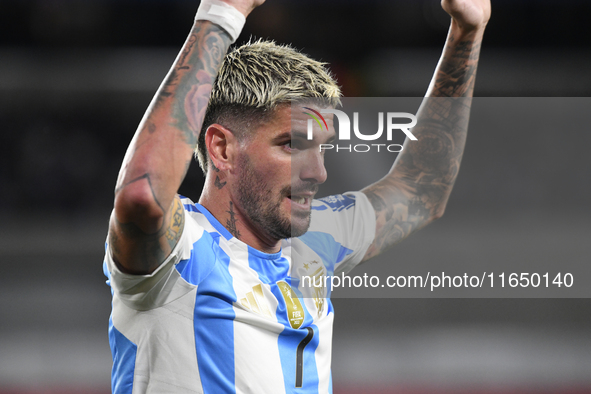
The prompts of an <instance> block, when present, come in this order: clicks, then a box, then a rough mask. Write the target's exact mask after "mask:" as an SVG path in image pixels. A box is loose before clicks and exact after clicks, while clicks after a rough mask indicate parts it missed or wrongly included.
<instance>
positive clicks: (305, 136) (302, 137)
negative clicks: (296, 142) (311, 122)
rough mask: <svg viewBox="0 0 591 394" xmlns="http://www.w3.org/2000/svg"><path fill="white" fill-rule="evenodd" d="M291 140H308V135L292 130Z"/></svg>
mask: <svg viewBox="0 0 591 394" xmlns="http://www.w3.org/2000/svg"><path fill="white" fill-rule="evenodd" d="M291 135H292V138H301V139H304V140H305V139H308V133H303V132H301V131H296V130H293V131H292V132H291Z"/></svg>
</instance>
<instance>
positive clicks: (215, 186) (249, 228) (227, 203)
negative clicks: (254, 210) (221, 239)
mask: <svg viewBox="0 0 591 394" xmlns="http://www.w3.org/2000/svg"><path fill="white" fill-rule="evenodd" d="M212 178H213V179H212ZM236 200H237V199H235V198H234V196H233V195H232V193H231V188H230V187H229V185H226V183H224V182H221V181H220V178H219V177H218V176H216V174H213V176H209V174H208V176H207V178H206V181H205V185H204V188H203V192H202V194H201V197H200V198H199V204H201V205H202V206H204V207H205V208H206V209H207V210H208V211H209V212H210V213H211V214H212V215H213V216H214V217H215V218H216V219H217V220H218V221H219V222H220V223H221V224H222V226H224V227H225V228H226V229H227V230H228V231H229V232H230V233H231V234H232V235H233V236H234V237H236V238H238V239H239V240H240V241H242V242H244V243H245V244H247V245H249V246H251V247H253V248H255V249H257V250H259V251H261V252H264V253H277V252H279V250H281V240H278V239H274V238H273V237H271V236H270V235H269V234H267V233H266V232H265V231H264V229H261V228H258V226H255V224H254V223H252V221H251V220H249V219H248V216H247V215H246V214H245V212H243V210H242V209H241V206H240V204H239V203H238V204H237V202H238V201H236Z"/></svg>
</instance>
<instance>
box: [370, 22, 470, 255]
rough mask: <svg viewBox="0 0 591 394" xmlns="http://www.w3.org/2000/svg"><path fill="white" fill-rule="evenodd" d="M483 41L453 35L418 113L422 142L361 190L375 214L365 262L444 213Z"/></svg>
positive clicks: (412, 145)
mask: <svg viewBox="0 0 591 394" xmlns="http://www.w3.org/2000/svg"><path fill="white" fill-rule="evenodd" d="M481 38H482V35H481V34H480V33H474V32H472V33H470V34H468V35H464V36H463V37H462V39H457V38H456V36H454V34H453V32H451V33H450V35H449V37H448V41H447V43H446V46H445V48H444V52H443V56H442V59H441V61H440V63H439V65H438V68H437V70H436V72H435V76H434V78H433V80H432V82H431V85H430V87H429V91H428V92H427V98H425V100H424V101H423V103H422V105H421V108H420V109H419V111H418V113H417V125H416V127H415V128H413V134H414V135H415V136H416V137H417V139H418V140H417V141H410V140H407V141H406V142H405V144H404V149H403V151H402V152H401V153H400V155H399V156H398V158H397V160H396V163H395V164H394V166H393V167H392V170H391V171H390V173H389V174H388V175H387V176H386V177H385V178H383V179H382V180H380V181H378V182H377V183H375V184H373V185H371V186H369V187H367V188H366V189H364V190H363V192H364V193H365V194H366V195H367V197H368V199H369V201H370V202H371V204H372V206H373V207H374V210H375V213H376V236H375V239H374V242H373V244H372V245H371V246H370V248H369V250H368V252H367V253H366V256H365V259H368V258H371V257H373V256H375V255H377V254H379V253H381V252H383V251H384V250H385V249H386V248H388V247H389V246H392V245H394V244H395V243H397V242H399V241H400V240H402V239H404V238H406V237H407V236H408V235H409V234H411V233H412V232H413V231H416V230H418V229H420V228H422V227H424V226H425V225H427V224H428V223H429V222H431V221H432V220H434V219H436V218H438V217H440V216H441V215H442V214H443V211H444V210H445V205H446V204H447V200H448V198H449V196H450V193H451V190H452V187H453V184H454V182H455V180H456V177H457V175H458V171H459V167H460V161H461V159H462V154H463V151H464V145H465V141H466V135H467V131H468V120H469V116H470V106H471V97H472V92H473V90H474V81H475V78H476V67H477V64H478V57H479V52H480V42H481Z"/></svg>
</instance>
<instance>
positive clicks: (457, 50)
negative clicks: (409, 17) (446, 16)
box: [428, 34, 482, 97]
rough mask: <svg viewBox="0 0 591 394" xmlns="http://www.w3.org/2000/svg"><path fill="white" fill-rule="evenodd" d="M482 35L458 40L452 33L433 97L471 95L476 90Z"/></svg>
mask: <svg viewBox="0 0 591 394" xmlns="http://www.w3.org/2000/svg"><path fill="white" fill-rule="evenodd" d="M481 39H482V38H481V37H472V39H465V40H461V41H458V40H456V38H455V36H454V34H450V37H449V39H448V45H447V46H446V49H445V51H444V53H443V57H442V60H441V64H440V67H439V69H438V71H437V74H436V75H435V84H434V86H433V87H432V89H431V92H430V93H429V94H428V95H429V96H431V97H469V96H471V95H472V92H473V90H474V81H475V80H476V68H477V65H478V58H479V55H480V45H481Z"/></svg>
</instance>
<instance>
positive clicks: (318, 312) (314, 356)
mask: <svg viewBox="0 0 591 394" xmlns="http://www.w3.org/2000/svg"><path fill="white" fill-rule="evenodd" d="M183 204H184V206H185V219H186V220H185V227H184V230H183V234H182V237H181V239H180V241H179V242H178V244H177V246H176V247H175V249H174V250H173V251H172V253H171V255H170V256H169V257H168V258H167V259H166V261H165V262H164V263H163V264H162V265H161V266H160V267H159V268H158V269H157V270H156V271H154V272H153V273H152V274H150V275H128V274H124V273H122V272H121V271H120V270H118V269H117V267H116V265H115V264H114V262H113V260H112V258H111V253H110V250H109V248H108V245H107V253H106V257H105V263H104V271H105V274H106V275H107V277H108V278H109V280H108V283H109V284H110V286H111V289H112V293H113V310H112V314H111V318H110V324H109V341H110V344H111V351H112V354H113V371H112V391H113V393H115V394H123V393H125V394H128V393H129V394H139V393H158V394H162V393H207V394H210V393H213V394H220V393H223V394H225V393H273V394H276V393H331V392H332V380H331V372H330V365H331V346H332V323H333V309H332V304H331V302H330V298H329V296H330V294H329V292H328V291H327V289H326V288H324V287H316V288H310V287H308V288H305V287H304V284H303V283H302V281H300V278H301V277H302V276H325V275H328V276H330V275H334V274H340V273H341V272H345V273H346V272H348V271H350V270H351V269H352V268H353V267H355V266H356V265H357V264H358V263H359V262H360V261H361V259H362V258H363V256H364V255H365V252H366V251H367V248H368V247H369V245H370V244H371V243H372V241H373V238H374V234H375V216H374V215H375V214H374V211H373V208H372V206H371V204H370V203H369V201H368V200H367V197H366V196H365V195H364V194H363V193H347V194H345V195H337V196H331V197H327V198H325V199H322V200H315V201H314V202H313V205H312V220H311V224H310V229H309V231H308V232H307V233H306V234H304V235H303V236H301V237H299V238H292V239H287V240H284V241H282V248H281V251H280V252H278V253H275V254H266V253H262V252H260V251H258V250H256V249H254V248H252V247H250V246H248V245H246V244H245V243H243V242H241V241H239V240H238V239H236V238H234V237H233V236H232V235H231V234H230V233H229V232H228V230H227V229H226V228H224V227H223V226H222V225H221V224H220V223H219V222H218V221H217V220H216V219H215V218H214V217H213V216H212V215H211V214H210V213H209V212H208V211H207V210H206V209H205V208H204V207H202V206H200V205H198V204H194V203H193V202H192V201H190V200H189V199H185V198H183ZM329 287H330V286H329Z"/></svg>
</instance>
